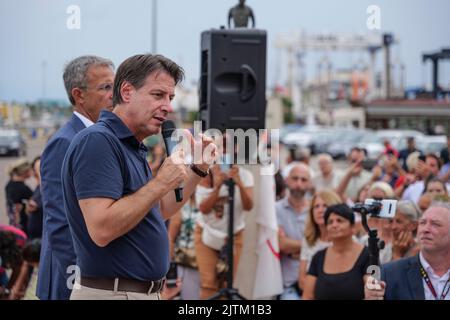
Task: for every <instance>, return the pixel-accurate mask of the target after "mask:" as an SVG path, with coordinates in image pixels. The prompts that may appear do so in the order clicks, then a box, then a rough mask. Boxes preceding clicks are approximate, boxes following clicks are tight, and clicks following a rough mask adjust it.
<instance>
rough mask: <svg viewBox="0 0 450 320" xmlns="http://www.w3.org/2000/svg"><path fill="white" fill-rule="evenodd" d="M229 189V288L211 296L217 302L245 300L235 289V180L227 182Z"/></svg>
mask: <svg viewBox="0 0 450 320" xmlns="http://www.w3.org/2000/svg"><path fill="white" fill-rule="evenodd" d="M226 183H227V187H228V195H229V198H228V207H229V208H228V212H229V219H228V241H227V260H228V270H227V277H226V279H227V287H226V288H223V289H220V290H219V292H218V293H216V294H214V295H213V296H211V297H210V298H209V299H208V300H217V299H220V298H222V297H224V298H226V299H228V300H245V298H244V297H243V296H241V295H240V294H239V292H238V290H237V289H235V288H233V245H234V186H235V183H234V181H233V179H228V180H227V182H226Z"/></svg>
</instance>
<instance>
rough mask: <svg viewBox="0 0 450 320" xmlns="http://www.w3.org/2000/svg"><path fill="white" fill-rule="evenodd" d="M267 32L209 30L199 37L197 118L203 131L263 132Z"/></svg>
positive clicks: (254, 30)
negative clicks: (199, 74)
mask: <svg viewBox="0 0 450 320" xmlns="http://www.w3.org/2000/svg"><path fill="white" fill-rule="evenodd" d="M266 45H267V33H266V31H264V30H258V29H245V28H237V29H212V30H208V31H204V32H202V35H201V79H200V119H201V121H202V126H203V130H206V129H210V128H215V129H219V130H220V131H224V130H225V129H243V130H247V129H255V130H258V129H263V128H264V127H265V114H266V96H265V93H266Z"/></svg>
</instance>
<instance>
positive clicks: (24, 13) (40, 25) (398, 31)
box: [0, 0, 450, 102]
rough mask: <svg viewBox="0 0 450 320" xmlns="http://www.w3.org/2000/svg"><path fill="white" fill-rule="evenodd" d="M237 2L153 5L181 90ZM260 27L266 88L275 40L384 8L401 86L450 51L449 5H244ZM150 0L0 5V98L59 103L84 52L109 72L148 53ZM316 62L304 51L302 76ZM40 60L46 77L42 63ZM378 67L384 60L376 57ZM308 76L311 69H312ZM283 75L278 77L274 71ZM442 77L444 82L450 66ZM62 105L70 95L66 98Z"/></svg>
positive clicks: (409, 0) (41, 0)
mask: <svg viewBox="0 0 450 320" xmlns="http://www.w3.org/2000/svg"><path fill="white" fill-rule="evenodd" d="M236 3H237V0H191V1H183V0H159V1H158V52H159V53H161V54H164V55H166V56H168V57H170V58H171V59H173V60H175V61H177V62H178V63H179V64H181V65H182V66H183V67H184V68H185V70H186V75H187V80H186V84H187V85H188V84H190V83H192V81H193V80H195V79H198V77H199V61H200V57H199V51H200V49H199V42H200V33H201V32H202V31H204V30H207V29H210V28H213V27H214V28H218V27H219V26H220V25H225V24H226V17H227V12H228V9H229V8H230V7H231V6H233V5H235V4H236ZM247 4H248V5H250V6H251V7H252V8H253V10H254V12H255V15H256V22H257V27H258V28H262V29H266V30H267V31H268V35H269V38H268V50H269V51H268V77H267V79H268V85H271V84H272V83H273V82H274V81H275V79H276V78H277V75H278V72H277V70H279V67H278V65H279V57H280V54H278V53H277V50H276V49H274V48H273V40H274V37H275V36H276V35H277V34H279V33H283V32H289V31H295V30H300V29H305V30H306V31H309V32H322V31H339V32H366V31H367V28H366V20H367V17H368V15H367V13H366V9H367V7H368V6H369V5H372V4H375V5H378V6H379V7H380V8H381V31H382V32H393V33H394V34H395V36H396V37H397V38H398V39H399V40H400V45H399V46H397V47H395V48H394V49H393V57H394V58H397V57H398V58H400V59H401V60H402V61H403V62H404V63H405V64H406V67H407V85H409V86H416V85H422V84H423V83H424V82H425V81H428V82H429V81H430V79H431V76H430V73H431V67H430V66H429V65H428V66H426V67H424V66H422V62H421V55H422V53H423V52H430V51H435V50H440V49H441V48H442V47H450V32H449V30H450V19H449V12H450V1H448V0H428V1H426V0H341V1H336V0H315V1H306V0H277V1H269V0H247ZM70 5H78V6H79V8H80V10H81V29H80V30H69V29H67V27H66V20H67V18H68V17H69V14H67V13H66V10H67V7H68V6H70ZM151 8H152V7H151V1H149V0H127V1H123V0H114V1H113V0H67V1H66V0H0V43H1V47H0V100H7V101H11V100H16V101H22V102H25V101H33V100H35V99H39V98H42V97H43V95H44V89H43V79H44V78H45V97H46V98H55V99H66V96H65V92H64V87H63V83H62V70H63V66H64V64H65V63H66V62H67V61H69V60H70V59H72V58H74V57H76V56H79V55H83V54H96V55H100V56H104V57H108V58H110V59H111V60H112V61H113V62H114V63H115V64H116V66H118V65H119V64H120V62H121V61H123V60H124V59H125V58H127V57H129V56H131V55H133V54H136V53H142V52H150V50H151V17H152V15H151V13H152V12H151ZM330 56H331V57H332V59H333V61H334V65H335V67H336V68H344V67H351V64H352V63H354V62H355V61H356V60H358V59H359V58H361V57H366V55H364V54H362V53H361V54H357V53H352V54H336V55H330ZM318 58H319V56H318V55H317V54H308V55H307V57H306V60H305V62H306V64H307V66H308V76H312V75H313V72H314V68H315V64H316V60H315V59H318ZM44 61H45V62H46V65H47V66H46V68H45V70H46V71H45V75H43V67H42V64H43V62H44ZM378 61H379V63H380V65H381V55H380V56H379V57H378ZM311 70H312V71H311ZM281 76H282V75H281ZM441 79H442V80H443V83H445V84H448V83H449V82H450V63H446V65H445V67H444V69H443V74H442V77H441ZM66 100H67V99H66Z"/></svg>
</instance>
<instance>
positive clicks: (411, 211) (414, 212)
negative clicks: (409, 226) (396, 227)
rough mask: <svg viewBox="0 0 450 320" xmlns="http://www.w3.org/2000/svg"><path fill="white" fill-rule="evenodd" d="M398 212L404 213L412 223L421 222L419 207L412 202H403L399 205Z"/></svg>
mask: <svg viewBox="0 0 450 320" xmlns="http://www.w3.org/2000/svg"><path fill="white" fill-rule="evenodd" d="M397 211H398V212H400V213H403V214H404V215H405V216H407V217H408V218H409V219H411V221H417V220H419V218H420V216H421V215H422V214H421V212H420V209H419V207H418V206H417V205H416V204H415V203H414V202H412V201H410V200H401V201H399V202H398V203H397Z"/></svg>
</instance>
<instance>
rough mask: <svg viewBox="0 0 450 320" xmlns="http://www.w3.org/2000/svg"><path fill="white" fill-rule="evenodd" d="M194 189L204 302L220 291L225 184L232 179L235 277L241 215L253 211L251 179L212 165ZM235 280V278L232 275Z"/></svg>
mask: <svg viewBox="0 0 450 320" xmlns="http://www.w3.org/2000/svg"><path fill="white" fill-rule="evenodd" d="M210 171H211V173H210V175H209V176H208V177H205V178H204V179H203V180H202V181H201V182H200V184H199V185H198V186H197V191H196V194H195V197H196V202H197V205H198V208H199V209H200V212H201V215H200V216H199V218H198V220H197V226H196V228H195V234H194V239H195V251H196V254H197V263H198V270H199V273H200V299H206V298H208V297H210V296H212V295H213V294H215V293H216V292H218V290H219V287H220V280H219V277H218V272H219V271H220V270H218V267H217V266H218V263H219V259H220V256H221V252H222V253H223V249H224V248H225V246H226V242H227V236H228V233H227V232H228V221H229V203H228V201H229V196H228V187H227V186H226V184H225V183H226V180H227V179H232V180H233V181H234V183H235V184H236V185H235V192H234V239H233V244H234V247H233V262H234V263H233V271H234V273H236V271H237V266H238V264H239V258H240V255H241V250H242V244H243V231H244V228H245V221H244V212H245V211H250V210H251V209H252V208H253V185H254V182H253V176H252V174H251V173H250V171H248V170H246V169H244V168H242V167H240V166H238V165H235V164H233V165H231V167H230V168H228V169H227V166H226V165H224V166H220V165H215V166H213V167H212V168H211V170H210ZM233 276H234V275H233Z"/></svg>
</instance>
